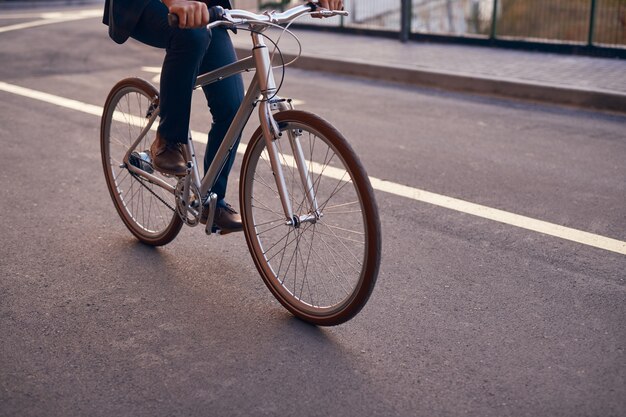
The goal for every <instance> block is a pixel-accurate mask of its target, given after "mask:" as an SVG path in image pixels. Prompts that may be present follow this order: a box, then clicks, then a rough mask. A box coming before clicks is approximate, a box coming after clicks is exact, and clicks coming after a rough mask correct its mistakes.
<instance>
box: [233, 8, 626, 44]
mask: <svg viewBox="0 0 626 417" xmlns="http://www.w3.org/2000/svg"><path fill="white" fill-rule="evenodd" d="M234 3H235V6H236V7H245V6H248V7H256V8H259V7H263V6H264V5H266V6H269V7H273V8H276V7H278V8H281V7H283V8H285V7H289V6H290V5H294V4H296V3H299V1H298V0H234ZM344 4H345V6H346V9H347V10H349V11H350V16H348V17H346V18H342V19H329V20H319V21H318V20H313V19H311V20H308V21H307V22H306V23H307V25H310V26H323V27H326V28H333V29H335V30H343V31H358V32H367V33H369V34H380V35H385V36H398V37H399V38H400V39H401V40H403V41H406V40H408V39H422V38H430V39H439V40H444V41H450V42H455V41H458V42H470V43H475V44H487V45H489V44H492V45H503V46H510V47H525V46H526V47H531V48H535V49H537V48H539V49H541V47H542V46H543V47H544V48H545V49H550V50H556V51H558V50H559V49H560V50H563V51H565V52H567V51H575V52H590V53H593V52H594V51H596V52H597V51H598V50H603V51H605V52H606V51H607V50H608V51H609V55H610V54H611V52H610V51H613V52H614V55H617V56H624V55H626V0H344Z"/></svg>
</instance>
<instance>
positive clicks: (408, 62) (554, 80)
mask: <svg viewBox="0 0 626 417" xmlns="http://www.w3.org/2000/svg"><path fill="white" fill-rule="evenodd" d="M292 30H293V31H294V32H295V33H296V34H297V36H298V37H299V39H300V42H301V43H302V57H301V58H300V59H299V60H298V61H296V63H295V64H294V65H293V66H294V67H299V68H306V69H312V70H320V71H328V72H333V73H339V74H346V75H356V76H361V77H368V78H373V79H377V80H383V81H394V82H401V83H407V84H412V85H417V86H424V87H433V88H438V89H444V90H452V91H461V92H469V93H478V94H488V95H496V96H502V97H510V98H515V99H524V100H534V101H541V102H548V103H554V104H564V105H573V106H578V107H584V108H593V109H600V110H611V111H618V112H624V113H626V60H618V59H608V58H592V57H583V56H570V55H558V54H550V53H544V52H528V51H517V50H507V49H500V48H487V47H478V46H466V45H449V44H436V43H420V42H415V41H412V42H408V43H401V42H399V41H398V40H394V39H383V38H376V37H371V36H363V35H350V34H338V33H330V32H318V31H311V30H303V29H298V28H297V27H296V28H292ZM274 35H276V32H274V33H273V34H272V38H273V39H276V36H274ZM233 39H234V42H235V47H236V48H237V50H238V53H240V54H241V55H245V54H248V55H249V54H250V46H249V45H250V41H249V38H248V36H242V35H239V36H235V37H233ZM267 44H268V45H270V43H269V42H267ZM281 50H282V52H283V55H284V56H285V60H286V61H289V60H291V59H292V58H293V56H294V53H296V52H297V47H296V43H295V42H294V41H293V40H292V39H290V36H289V35H288V34H285V35H283V39H282V40H281Z"/></svg>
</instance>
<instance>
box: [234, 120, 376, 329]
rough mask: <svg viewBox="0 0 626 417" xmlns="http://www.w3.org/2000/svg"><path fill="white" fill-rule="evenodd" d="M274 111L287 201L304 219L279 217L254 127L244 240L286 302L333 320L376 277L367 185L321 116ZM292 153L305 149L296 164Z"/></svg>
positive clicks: (303, 314) (244, 193)
mask: <svg viewBox="0 0 626 417" xmlns="http://www.w3.org/2000/svg"><path fill="white" fill-rule="evenodd" d="M275 118H276V121H277V122H278V125H279V127H280V131H281V135H280V138H279V139H277V140H276V141H275V143H276V147H277V149H278V154H279V159H280V164H281V166H282V171H283V175H284V178H285V183H286V185H287V189H288V192H289V197H290V201H291V206H292V208H293V211H294V215H295V217H297V218H298V219H303V221H302V222H299V221H295V220H294V221H288V220H287V219H286V217H285V214H284V211H283V208H282V207H283V206H282V203H281V200H280V198H279V192H278V188H277V186H276V181H275V179H274V173H273V170H272V168H271V165H270V160H269V153H268V150H267V148H266V145H265V140H264V139H263V135H262V133H261V130H260V129H258V130H257V131H256V133H255V134H254V136H253V137H252V139H251V140H250V143H249V144H248V148H247V150H246V154H245V156H244V159H243V162H242V172H241V182H240V207H241V212H242V218H243V222H244V232H245V237H246V241H247V243H248V247H249V249H250V253H251V254H252V257H253V260H254V263H255V265H256V267H257V269H258V271H259V273H260V274H261V276H262V278H263V280H264V281H265V284H266V285H267V287H268V288H269V289H270V291H271V292H272V294H273V295H274V296H275V297H276V298H277V299H278V301H280V303H281V304H282V305H283V306H284V307H285V308H287V309H288V310H289V311H290V312H292V313H293V314H294V315H296V316H297V317H299V318H301V319H303V320H306V321H308V322H311V323H314V324H318V325H336V324H340V323H343V322H345V321H347V320H349V319H351V318H352V317H354V315H356V314H357V313H358V312H359V311H360V310H361V309H362V308H363V306H364V305H365V303H366V302H367V300H368V299H369V297H370V294H371V293H372V290H373V288H374V284H375V283H376V278H377V275H378V269H379V265H380V249H381V237H380V221H379V218H378V209H377V206H376V201H375V198H374V192H373V190H372V187H371V184H370V181H369V178H368V177H367V174H366V173H365V170H364V169H363V167H362V165H361V163H360V162H359V160H358V157H357V156H356V154H355V153H354V151H353V150H352V148H351V147H350V145H349V144H348V143H347V141H346V140H345V139H344V138H343V136H342V135H341V134H340V133H339V132H338V131H337V130H336V129H335V128H333V127H332V126H331V125H330V124H328V123H327V122H326V121H324V120H322V119H321V118H319V117H318V116H315V115H313V114H310V113H306V112H302V111H295V110H289V111H285V112H281V113H278V114H276V115H275ZM297 149H301V151H297ZM297 153H300V154H303V156H304V160H305V163H304V165H306V166H305V167H300V168H301V169H298V164H297V163H296V160H297V156H295V155H296V154H297ZM309 190H312V193H309V192H308V191H309ZM312 196H313V198H312Z"/></svg>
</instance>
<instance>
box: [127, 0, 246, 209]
mask: <svg viewBox="0 0 626 417" xmlns="http://www.w3.org/2000/svg"><path fill="white" fill-rule="evenodd" d="M167 13H168V10H167V7H166V6H165V5H163V4H162V3H161V2H160V1H158V0H152V1H151V2H150V3H149V4H148V5H147V6H146V8H145V9H144V11H143V13H142V15H141V17H140V18H139V21H138V23H137V26H136V27H135V30H134V31H133V32H132V33H131V37H132V38H134V39H136V40H138V41H139V42H142V43H145V44H147V45H150V46H154V47H156V48H161V49H165V59H164V61H163V68H162V71H161V91H160V116H161V120H160V122H159V128H158V132H159V136H161V137H162V138H163V139H164V140H165V141H166V142H168V143H186V142H187V134H188V129H189V116H190V112H191V94H192V92H193V87H194V85H195V81H196V77H197V76H198V74H199V73H200V74H202V73H205V72H208V71H211V70H214V69H216V68H219V67H222V66H224V65H227V64H230V63H232V62H235V61H236V59H237V57H236V55H235V50H234V48H233V44H232V42H231V40H230V37H229V35H228V32H227V31H226V29H213V30H212V31H209V30H206V29H204V28H201V29H178V28H171V27H169V25H168V24H167ZM202 90H203V91H204V95H205V97H206V99H207V104H208V106H209V109H210V111H211V115H212V117H213V123H212V125H211V130H210V132H209V140H208V144H207V149H206V153H205V155H204V171H205V173H206V171H207V169H208V167H209V165H210V164H211V162H212V161H213V158H214V157H215V154H216V153H217V150H218V148H219V146H220V144H221V143H222V140H223V139H224V135H225V134H226V131H227V130H228V127H229V126H230V123H231V121H232V120H233V118H234V117H235V114H236V112H237V109H238V108H239V105H240V104H241V101H242V100H243V94H244V88H243V79H242V78H241V75H236V76H232V77H229V78H226V79H224V80H221V81H218V82H216V83H212V84H209V85H207V86H204V87H202ZM238 145H239V139H237V143H236V145H235V147H234V148H233V150H232V152H231V154H230V157H229V158H228V160H227V161H226V164H225V166H224V168H223V169H222V171H221V173H220V175H219V176H218V179H217V182H216V184H215V187H214V188H213V189H212V191H213V192H214V193H216V194H217V197H218V200H223V199H224V196H225V194H226V185H227V181H228V174H229V173H230V169H231V168H232V165H233V162H234V160H235V155H236V150H237V146H238Z"/></svg>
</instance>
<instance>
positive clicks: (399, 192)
mask: <svg viewBox="0 0 626 417" xmlns="http://www.w3.org/2000/svg"><path fill="white" fill-rule="evenodd" d="M0 91H5V92H8V93H12V94H16V95H19V96H22V97H28V98H31V99H34V100H39V101H43V102H46V103H50V104H54V105H56V106H59V107H64V108H67V109H71V110H76V111H80V112H83V113H87V114H91V115H94V116H98V117H101V116H102V112H103V108H102V107H99V106H94V105H92V104H87V103H83V102H80V101H77V100H72V99H68V98H65V97H59V96H56V95H52V94H48V93H44V92H41V91H36V90H32V89H30V88H24V87H20V86H17V85H13V84H8V83H5V82H2V81H0ZM116 119H117V117H116ZM192 134H193V136H195V137H196V138H200V140H196V141H197V142H201V143H206V141H207V139H206V137H207V135H206V134H205V133H201V132H196V131H192ZM238 152H239V153H243V152H245V146H244V145H243V144H241V146H240V147H239V150H238ZM316 170H317V171H318V172H319V171H320V170H321V168H320V167H317V168H316ZM335 171H340V170H337V169H333V168H332V167H326V168H325V170H324V175H327V176H330V177H332V178H336V179H341V176H342V175H343V171H341V172H335ZM370 181H371V182H372V187H373V188H374V189H375V190H378V191H383V192H386V193H389V194H393V195H396V196H400V197H405V198H408V199H411V200H415V201H420V202H423V203H428V204H433V205H435V206H439V207H444V208H447V209H450V210H454V211H458V212H461V213H466V214H471V215H473V216H477V217H481V218H484V219H488V220H493V221H496V222H499V223H504V224H508V225H511V226H515V227H519V228H521V229H526V230H531V231H534V232H538V233H542V234H545V235H549V236H554V237H558V238H561V239H565V240H569V241H572V242H577V243H581V244H583V245H587V246H592V247H594V248H599V249H604V250H607V251H610V252H615V253H619V254H622V255H626V242H624V241H620V240H617V239H613V238H609V237H605V236H601V235H597V234H593V233H589V232H584V231H581V230H577V229H572V228H570V227H565V226H560V225H557V224H553V223H549V222H545V221H542V220H537V219H533V218H531V217H526V216H521V215H519V214H514V213H510V212H507V211H504V210H499V209H494V208H491V207H487V206H483V205H480V204H475V203H470V202H468V201H464V200H460V199H458V198H453V197H448V196H445V195H441V194H436V193H432V192H429V191H425V190H420V189H418V188H414V187H409V186H406V185H402V184H397V183H393V182H391V181H385V180H381V179H378V178H374V177H370Z"/></svg>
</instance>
